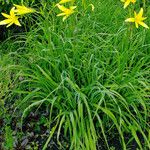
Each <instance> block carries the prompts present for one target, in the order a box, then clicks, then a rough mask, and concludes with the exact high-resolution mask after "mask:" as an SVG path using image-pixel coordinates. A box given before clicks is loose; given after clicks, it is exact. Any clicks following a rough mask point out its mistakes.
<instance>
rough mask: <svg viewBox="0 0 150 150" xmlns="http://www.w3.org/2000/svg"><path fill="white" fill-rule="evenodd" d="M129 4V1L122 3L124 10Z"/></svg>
mask: <svg viewBox="0 0 150 150" xmlns="http://www.w3.org/2000/svg"><path fill="white" fill-rule="evenodd" d="M129 4H130V0H127V1H126V2H125V3H124V9H125V8H126V7H127V6H128V5H129Z"/></svg>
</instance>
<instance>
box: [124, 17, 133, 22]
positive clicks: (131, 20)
mask: <svg viewBox="0 0 150 150" xmlns="http://www.w3.org/2000/svg"><path fill="white" fill-rule="evenodd" d="M125 22H135V18H128V19H126V20H125Z"/></svg>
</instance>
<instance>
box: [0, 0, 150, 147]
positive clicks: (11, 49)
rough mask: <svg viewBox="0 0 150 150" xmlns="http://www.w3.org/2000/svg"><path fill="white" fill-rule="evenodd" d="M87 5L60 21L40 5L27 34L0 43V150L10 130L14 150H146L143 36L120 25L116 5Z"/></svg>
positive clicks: (149, 106)
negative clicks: (92, 8) (26, 149)
mask: <svg viewBox="0 0 150 150" xmlns="http://www.w3.org/2000/svg"><path fill="white" fill-rule="evenodd" d="M92 3H93V5H94V6H95V10H94V12H92V11H91V7H88V8H87V9H86V10H85V9H84V8H83V7H82V5H81V4H80V2H78V5H79V8H78V10H79V13H76V14H73V15H72V16H70V17H69V18H68V19H67V20H66V21H65V22H62V18H61V17H56V12H57V11H55V9H52V10H51V8H52V4H51V3H45V2H44V1H43V5H44V7H42V11H41V12H42V15H41V14H37V15H35V16H34V20H33V22H34V24H33V25H30V26H27V27H26V28H27V30H28V31H26V32H23V33H18V34H15V35H13V36H12V37H11V36H10V37H9V38H8V39H7V40H6V41H4V42H2V43H1V44H0V64H1V66H0V100H1V101H0V105H1V106H2V107H1V109H0V123H1V124H2V129H0V132H1V133H2V136H0V139H1V138H3V140H2V142H1V141H0V142H1V143H3V144H2V145H3V148H5V149H10V148H11V147H12V144H11V143H12V139H9V138H7V137H8V133H7V132H10V133H11V132H13V131H14V133H12V134H13V135H14V143H15V140H17V141H18V143H17V144H18V145H17V144H16V146H18V147H19V146H20V147H21V145H23V144H22V141H24V139H22V137H23V136H26V138H25V139H28V140H29V141H28V142H27V144H26V145H23V146H22V147H21V148H22V149H23V148H24V149H25V148H26V146H28V147H30V148H31V149H33V148H35V149H36V148H37V149H43V150H45V149H64V150H65V149H73V150H74V149H75V150H96V149H100V150H101V149H106V150H107V149H115V150H121V149H123V150H126V149H128V150H129V149H136V148H138V149H141V150H148V149H149V148H150V101H149V95H150V91H149V90H150V84H149V82H150V68H149V65H150V61H149V60H150V56H149V54H150V42H149V38H150V30H145V29H144V28H142V27H140V28H139V29H136V28H135V27H134V25H133V26H132V25H131V24H128V23H125V22H124V20H125V19H126V18H127V17H129V16H128V11H127V10H124V9H123V8H122V7H123V5H122V3H121V2H120V1H117V0H115V1H113V0H107V2H105V1H102V0H99V1H96V0H94V1H92ZM87 4H90V2H89V1H87ZM136 7H137V8H138V9H139V6H138V5H137V6H136ZM50 10H51V11H50ZM147 10H148V11H147V12H146V16H148V17H150V11H149V9H148V8H147ZM58 12H59V11H58ZM58 12H57V13H58ZM32 19H33V18H32ZM33 22H31V24H32V23H33ZM148 23H150V19H147V24H148ZM28 24H30V22H28ZM11 130H12V131H11ZM31 132H33V133H34V136H33V137H32V138H30V137H28V136H27V134H29V133H31ZM43 132H44V133H43ZM35 136H37V138H36V137H35ZM37 141H40V142H39V143H38V142H37ZM55 147H56V148H55ZM14 149H15V148H14Z"/></svg>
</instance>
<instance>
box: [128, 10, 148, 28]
mask: <svg viewBox="0 0 150 150" xmlns="http://www.w3.org/2000/svg"><path fill="white" fill-rule="evenodd" d="M142 16H143V8H141V9H140V11H139V13H138V14H137V13H136V12H134V18H128V19H126V20H125V22H135V26H136V28H138V27H139V25H141V26H143V27H145V28H147V29H148V28H149V27H148V25H146V24H145V23H144V22H143V21H144V20H145V19H146V18H147V17H142Z"/></svg>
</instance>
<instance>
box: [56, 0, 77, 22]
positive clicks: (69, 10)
mask: <svg viewBox="0 0 150 150" xmlns="http://www.w3.org/2000/svg"><path fill="white" fill-rule="evenodd" d="M73 1H74V0H61V1H60V2H59V3H57V4H56V6H57V7H58V8H59V10H61V11H62V13H60V14H58V15H57V16H64V17H63V21H65V20H66V19H67V18H68V17H69V16H70V15H71V14H73V13H74V12H75V11H74V9H75V8H76V7H77V6H72V5H70V7H69V8H66V7H65V6H63V5H62V4H65V3H69V2H73Z"/></svg>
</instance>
